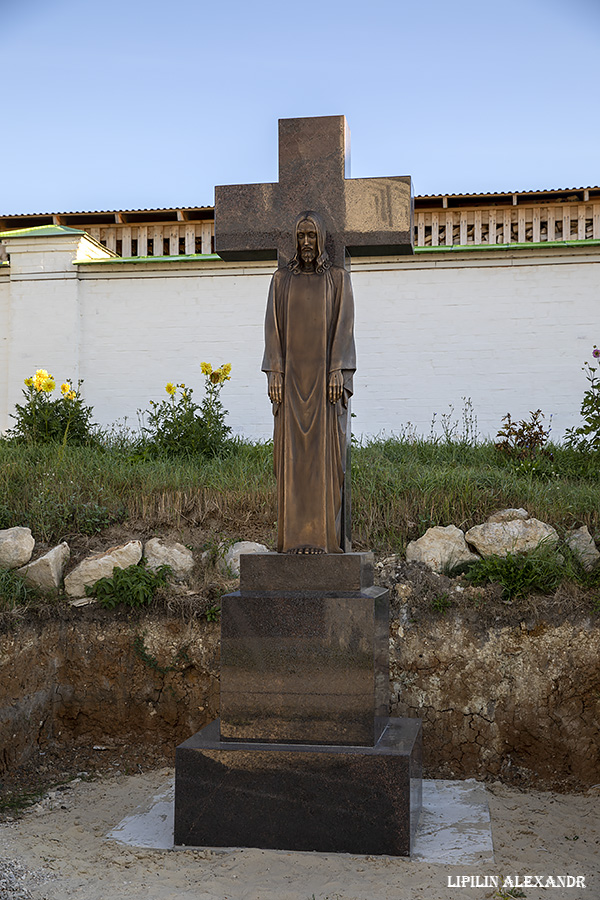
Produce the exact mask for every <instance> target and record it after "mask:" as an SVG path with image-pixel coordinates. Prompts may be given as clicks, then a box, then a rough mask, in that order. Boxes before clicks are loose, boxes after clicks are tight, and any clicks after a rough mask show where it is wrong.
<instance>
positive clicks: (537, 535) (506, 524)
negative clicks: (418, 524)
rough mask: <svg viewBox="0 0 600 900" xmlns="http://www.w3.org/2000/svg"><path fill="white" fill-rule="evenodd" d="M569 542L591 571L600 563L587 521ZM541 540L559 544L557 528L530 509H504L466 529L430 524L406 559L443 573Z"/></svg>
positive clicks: (524, 549)
mask: <svg viewBox="0 0 600 900" xmlns="http://www.w3.org/2000/svg"><path fill="white" fill-rule="evenodd" d="M565 542H566V544H567V546H569V547H570V548H571V550H572V551H573V553H574V554H575V555H576V556H577V557H578V558H579V560H580V561H581V564H582V565H583V567H584V568H585V569H586V570H587V571H591V570H592V569H593V568H594V567H595V566H596V565H597V563H598V560H599V559H600V553H599V552H598V549H597V547H596V544H595V543H594V539H593V538H592V536H591V534H590V533H589V531H588V527H587V525H582V526H581V528H576V529H573V530H572V531H570V532H569V533H568V534H567V536H566V539H565ZM540 544H546V545H547V546H550V547H555V546H556V545H557V544H558V534H557V532H556V529H554V528H553V527H552V526H551V525H548V524H547V523H546V522H541V521H540V520H539V519H532V518H530V516H529V513H528V512H527V510H526V509H503V510H501V511H500V512H497V513H494V514H493V515H491V516H490V517H489V518H488V519H487V521H486V522H484V523H483V524H482V525H474V526H473V528H470V529H469V530H468V531H467V532H466V533H465V532H464V531H461V529H460V528H457V527H456V526H455V525H447V526H446V527H443V526H441V525H436V526H434V527H433V528H428V529H427V531H426V532H425V534H424V535H423V536H422V537H420V538H419V539H418V540H416V541H411V542H410V543H409V544H408V546H407V548H406V559H407V561H408V562H421V563H425V565H426V566H428V567H429V568H430V569H432V570H433V571H434V572H438V573H442V572H447V571H450V570H452V568H454V567H455V566H459V565H461V564H463V563H469V562H476V561H477V560H478V559H481V558H484V557H488V556H500V557H506V556H507V554H508V553H529V552H531V551H532V550H535V548H536V547H539V546H540Z"/></svg>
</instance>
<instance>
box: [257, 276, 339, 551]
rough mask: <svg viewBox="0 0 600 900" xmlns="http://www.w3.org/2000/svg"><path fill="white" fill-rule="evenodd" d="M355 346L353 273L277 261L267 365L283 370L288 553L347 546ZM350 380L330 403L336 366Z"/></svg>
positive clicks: (283, 531)
mask: <svg viewBox="0 0 600 900" xmlns="http://www.w3.org/2000/svg"><path fill="white" fill-rule="evenodd" d="M355 368H356V354H355V349H354V300H353V296H352V285H351V282H350V276H349V275H348V273H347V272H346V271H345V269H341V268H339V267H337V266H332V267H331V268H330V269H327V270H326V271H325V272H324V273H323V274H321V275H319V274H317V273H303V272H300V273H298V274H293V273H292V272H291V271H290V270H289V269H287V268H281V269H277V271H276V272H275V274H274V275H273V279H272V281H271V287H270V290H269V299H268V303H267V314H266V319H265V355H264V359H263V364H262V369H263V371H264V372H267V373H268V372H280V373H281V374H282V375H283V401H282V403H274V404H273V413H274V416H275V422H274V438H273V444H274V447H273V453H274V468H275V476H276V478H277V505H278V515H277V519H278V541H277V549H278V551H279V552H280V553H285V552H287V551H293V550H300V549H302V548H308V547H311V548H317V549H320V550H323V551H324V552H326V553H341V552H343V548H342V546H341V540H342V521H341V520H342V495H343V487H344V473H345V467H346V426H347V419H348V401H349V398H350V396H351V395H352V376H353V374H354V370H355ZM336 370H339V371H341V372H342V374H343V378H344V388H343V391H342V397H341V399H340V400H339V401H338V402H337V403H335V404H334V403H330V401H329V399H328V397H327V393H328V382H329V373H330V372H333V371H336Z"/></svg>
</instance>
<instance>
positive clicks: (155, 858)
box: [0, 769, 600, 900]
mask: <svg viewBox="0 0 600 900" xmlns="http://www.w3.org/2000/svg"><path fill="white" fill-rule="evenodd" d="M169 776H172V770H168V769H159V770H155V771H152V772H148V773H146V774H143V775H135V776H124V775H116V776H111V777H106V778H102V779H99V780H97V781H93V782H86V781H81V782H79V783H75V784H72V785H70V786H68V787H66V788H65V789H64V790H60V791H58V792H56V793H55V794H54V795H53V798H52V799H51V800H50V801H48V800H47V801H46V802H45V803H42V804H40V805H39V806H38V807H37V808H34V809H32V810H29V811H28V812H26V813H25V814H24V815H23V816H22V817H21V818H19V819H17V820H15V821H12V822H8V823H6V824H3V825H0V858H4V860H5V861H7V862H8V863H12V862H15V863H18V866H20V867H23V868H24V869H26V870H27V872H28V873H29V874H28V875H27V876H26V877H25V878H19V885H20V887H15V886H14V882H13V884H12V886H11V884H10V883H9V882H5V887H4V888H2V887H1V885H2V881H1V880H0V897H1V898H2V900H13V898H19V900H21V898H28V897H32V898H35V900H42V898H44V900H67V898H77V900H138V898H139V900H313V898H314V900H412V898H414V900H450V898H471V897H477V898H481V900H483V898H486V900H487V898H502V900H512V898H513V897H526V898H527V900H538V898H540V900H542V898H543V900H562V898H570V900H600V791H599V789H598V787H596V788H592V789H591V790H590V791H588V792H587V794H578V795H561V794H553V793H541V792H535V791H528V792H526V793H525V792H521V791H519V790H517V789H515V788H509V787H506V786H504V785H502V784H500V783H499V782H496V783H494V784H492V785H487V786H486V789H487V797H488V802H489V807H490V814H491V822H492V835H493V844H494V858H495V861H494V862H491V861H489V860H488V861H484V862H481V863H480V864H479V865H476V866H473V865H462V866H461V865H440V864H432V863H427V862H423V861H415V860H408V859H396V858H390V857H364V856H351V855H345V854H339V855H335V854H320V853H290V852H284V851H270V850H264V851H263V850H248V849H244V850H242V849H235V850H226V851H223V850H212V851H211V850H148V849H137V848H134V847H130V846H125V845H123V844H120V843H118V842H116V841H115V840H111V839H108V838H107V837H106V835H107V833H108V832H109V831H110V830H111V829H112V828H114V827H115V826H117V825H118V824H119V823H120V822H121V821H122V820H123V818H124V817H125V816H128V815H131V814H132V812H134V811H135V809H136V807H138V806H139V805H140V804H143V803H144V802H147V800H148V797H150V796H152V795H153V794H156V792H157V791H160V789H161V788H162V787H164V784H165V780H166V779H167V778H168V777H169ZM18 866H17V867H16V869H15V871H18V872H19V873H20V875H22V874H23V868H21V869H19V867H18ZM40 875H41V876H43V879H44V880H42V881H41V882H40ZM516 875H517V876H519V878H520V879H521V886H520V887H518V888H517V889H516V890H515V889H514V881H513V883H512V885H513V887H512V891H513V892H512V894H510V893H508V892H509V891H510V890H511V884H510V882H509V883H507V884H506V887H505V888H504V889H503V890H501V889H498V888H496V887H494V886H493V882H492V881H491V880H490V879H491V877H492V876H497V877H499V878H500V886H501V885H502V882H503V879H506V877H507V876H511V877H512V878H514V876H516ZM534 875H538V876H542V878H543V881H544V883H547V879H548V877H549V876H553V877H554V878H557V876H561V875H562V876H564V875H571V876H583V877H584V879H585V888H582V887H581V886H580V887H551V886H549V887H545V888H541V887H539V886H538V887H530V886H525V883H524V881H523V879H525V877H526V876H534ZM466 876H472V877H473V878H476V877H477V876H478V877H479V885H480V886H475V884H476V883H473V884H472V885H467V886H458V885H460V884H461V881H460V880H461V879H464V877H466ZM486 878H487V879H488V881H487V883H486ZM534 881H535V879H533V878H532V883H533V882H534Z"/></svg>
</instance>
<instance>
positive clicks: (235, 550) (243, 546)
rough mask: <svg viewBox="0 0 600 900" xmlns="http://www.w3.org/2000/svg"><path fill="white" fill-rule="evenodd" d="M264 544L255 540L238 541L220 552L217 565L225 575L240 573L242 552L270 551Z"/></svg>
mask: <svg viewBox="0 0 600 900" xmlns="http://www.w3.org/2000/svg"><path fill="white" fill-rule="evenodd" d="M268 552H269V550H268V548H267V547H265V545H264V544H256V543H255V542H254V541H238V542H237V543H236V544H233V545H232V546H231V547H229V548H228V550H227V552H226V553H224V554H223V553H220V554H219V557H218V559H217V566H218V567H219V569H220V570H221V572H223V573H224V574H225V575H239V574H240V554H241V553H268Z"/></svg>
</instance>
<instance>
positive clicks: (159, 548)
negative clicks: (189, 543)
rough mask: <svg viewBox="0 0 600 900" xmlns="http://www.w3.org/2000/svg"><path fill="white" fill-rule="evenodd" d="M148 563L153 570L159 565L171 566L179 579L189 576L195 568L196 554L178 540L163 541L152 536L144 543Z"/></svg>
mask: <svg viewBox="0 0 600 900" xmlns="http://www.w3.org/2000/svg"><path fill="white" fill-rule="evenodd" d="M144 557H145V559H146V565H147V566H148V568H149V569H151V570H152V571H153V572H155V571H156V569H158V567H159V566H171V568H172V569H173V575H174V576H175V578H178V579H179V580H183V579H185V578H187V576H188V575H189V574H190V572H191V571H192V569H193V568H194V554H193V553H192V551H191V550H189V549H188V548H187V547H185V546H184V545H183V544H179V543H178V542H177V541H163V539H162V538H151V539H150V540H149V541H147V542H146V544H145V545H144Z"/></svg>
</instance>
